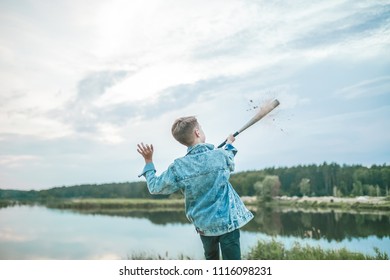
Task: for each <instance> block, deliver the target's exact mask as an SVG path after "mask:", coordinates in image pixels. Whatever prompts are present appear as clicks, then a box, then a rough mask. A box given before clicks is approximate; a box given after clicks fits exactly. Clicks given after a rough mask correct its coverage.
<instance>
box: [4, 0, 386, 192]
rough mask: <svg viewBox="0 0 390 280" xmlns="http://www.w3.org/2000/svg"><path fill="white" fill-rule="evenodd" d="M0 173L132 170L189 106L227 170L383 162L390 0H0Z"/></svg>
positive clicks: (14, 177) (158, 161)
mask: <svg viewBox="0 0 390 280" xmlns="http://www.w3.org/2000/svg"><path fill="white" fill-rule="evenodd" d="M0 71H1V75H0V188H2V189H19V190H31V189H35V190H39V189H47V188H51V187H56V186H70V185H78V184H95V183H96V184H100V183H111V182H127V181H130V182H131V181H138V180H143V179H142V178H138V174H139V173H140V172H141V170H142V169H143V166H144V161H143V158H142V157H141V156H140V155H139V154H138V153H137V151H136V145H137V143H140V142H144V143H148V144H153V145H154V148H155V152H154V162H155V165H156V169H157V174H158V175H159V174H161V172H163V171H164V170H165V169H166V168H167V167H168V166H169V164H171V163H172V162H173V160H174V159H175V158H177V157H181V156H184V155H185V153H186V147H185V146H182V145H181V144H179V143H178V142H176V141H175V140H174V139H173V137H172V135H171V125H172V123H173V121H174V120H175V119H176V118H178V117H182V116H190V115H195V116H196V117H197V118H198V120H199V122H200V124H201V125H202V128H203V130H204V132H205V133H206V142H208V143H212V144H214V145H216V146H217V145H218V144H220V143H221V142H222V141H223V140H224V139H225V138H226V136H227V135H228V134H229V133H233V132H235V131H237V130H238V129H239V128H240V127H241V126H242V125H243V124H245V123H246V122H247V121H248V120H249V119H250V118H251V117H252V116H253V115H254V114H255V113H256V112H257V110H258V109H257V108H255V107H260V108H261V106H264V104H266V103H267V102H270V101H271V100H273V99H278V100H279V102H280V105H279V106H278V107H277V108H276V109H275V110H274V111H272V112H271V113H270V114H269V115H268V116H266V117H265V118H264V119H262V120H261V121H260V122H258V123H256V124H255V125H254V126H252V127H250V128H249V129H248V130H246V131H244V132H243V133H242V134H240V135H238V136H237V138H236V141H235V143H234V145H235V146H236V148H237V149H238V153H237V155H236V158H235V163H236V170H235V171H236V172H240V171H246V170H259V169H262V168H266V167H290V166H296V165H308V164H322V163H324V162H327V163H331V162H335V163H338V164H362V165H364V166H371V165H373V164H377V165H382V164H387V165H388V164H389V163H390V129H389V128H390V1H386V0H383V1H379V0H377V1H376V0H369V1H363V0H362V1H355V0H328V1H317V0H298V1H279V0H275V1H269V0H258V1H256V0H255V1H249V0H247V1H246V0H241V1H236V0H213V1H206V0H196V1H195V0H194V1H192V0H187V1H181V0H148V1H138V0H132V1H127V0H85V1H78V0H68V1H62V0H39V1H36V0H17V1H15V0H0Z"/></svg>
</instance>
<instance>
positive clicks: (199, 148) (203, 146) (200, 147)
mask: <svg viewBox="0 0 390 280" xmlns="http://www.w3.org/2000/svg"><path fill="white" fill-rule="evenodd" d="M208 150H214V145H213V144H207V143H200V144H196V145H195V146H191V147H188V149H187V154H186V155H189V154H191V155H193V154H199V153H203V152H206V151H208Z"/></svg>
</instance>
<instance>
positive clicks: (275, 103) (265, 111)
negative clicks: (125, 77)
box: [218, 99, 280, 148]
mask: <svg viewBox="0 0 390 280" xmlns="http://www.w3.org/2000/svg"><path fill="white" fill-rule="evenodd" d="M279 104H280V102H279V100H277V99H274V100H273V101H272V102H271V103H269V104H267V105H266V106H264V107H262V108H261V110H260V111H259V112H258V113H257V114H256V115H255V116H254V117H253V118H252V119H250V120H249V121H248V122H247V123H246V124H245V125H244V126H243V127H242V128H241V129H240V130H238V131H237V132H236V133H234V134H233V136H237V135H238V134H239V133H241V132H243V131H244V130H245V129H247V128H248V127H250V126H252V125H253V124H255V123H257V122H258V121H259V120H261V119H262V118H263V117H264V116H266V115H267V114H268V113H269V112H271V111H272V110H273V109H275V108H276V107H277V106H279ZM225 144H226V140H225V141H224V142H223V143H221V144H220V145H219V146H218V148H222V147H223V146H224V145H225Z"/></svg>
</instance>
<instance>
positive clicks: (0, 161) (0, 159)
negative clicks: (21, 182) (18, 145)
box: [0, 155, 41, 168]
mask: <svg viewBox="0 0 390 280" xmlns="http://www.w3.org/2000/svg"><path fill="white" fill-rule="evenodd" d="M39 160H41V158H40V157H38V156H35V155H0V165H3V166H6V167H10V168H14V167H20V166H25V165H31V164H33V163H34V162H36V161H39Z"/></svg>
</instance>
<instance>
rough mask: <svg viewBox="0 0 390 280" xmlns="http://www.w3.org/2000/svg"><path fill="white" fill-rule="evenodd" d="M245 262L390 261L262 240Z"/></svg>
mask: <svg viewBox="0 0 390 280" xmlns="http://www.w3.org/2000/svg"><path fill="white" fill-rule="evenodd" d="M127 258H128V259H131V260H167V259H171V260H172V259H174V260H189V259H191V258H190V257H188V256H184V255H179V256H178V257H170V256H169V255H168V253H166V254H165V255H160V254H157V255H153V254H147V253H135V254H132V255H129V256H127ZM242 258H243V259H244V260H388V259H389V256H388V255H387V254H386V253H383V252H380V251H379V249H375V255H367V254H363V253H359V252H352V251H349V250H347V249H345V248H341V249H322V248H321V247H314V246H309V245H305V246H302V245H300V244H299V243H295V244H294V245H293V246H292V248H290V249H287V248H286V247H285V246H284V245H283V244H282V243H280V242H277V241H275V240H271V241H265V240H260V241H259V242H258V243H257V244H256V245H255V246H254V247H253V248H252V249H251V250H250V251H249V253H247V254H245V255H243V256H242Z"/></svg>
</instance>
